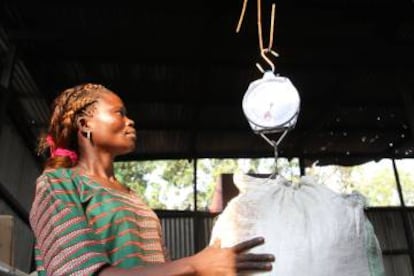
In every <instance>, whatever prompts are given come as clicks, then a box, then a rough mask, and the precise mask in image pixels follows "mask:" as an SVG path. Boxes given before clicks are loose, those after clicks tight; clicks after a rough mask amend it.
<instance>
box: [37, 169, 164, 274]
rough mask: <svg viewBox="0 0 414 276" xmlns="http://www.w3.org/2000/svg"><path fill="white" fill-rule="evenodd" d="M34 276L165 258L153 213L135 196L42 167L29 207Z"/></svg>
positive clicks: (92, 270) (93, 271)
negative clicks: (33, 197) (33, 240)
mask: <svg viewBox="0 0 414 276" xmlns="http://www.w3.org/2000/svg"><path fill="white" fill-rule="evenodd" d="M30 223H31V226H32V229H33V231H34V234H35V239H36V245H35V259H36V266H37V271H38V273H39V275H94V274H96V273H97V272H98V271H99V270H100V269H102V268H103V267H104V266H107V265H112V266H116V267H122V268H132V267H138V266H145V265H150V264H155V263H163V262H165V256H164V252H163V246H162V237H161V227H160V223H159V220H158V218H157V216H156V214H155V213H154V212H153V211H152V210H151V209H150V208H149V207H148V206H147V205H146V204H144V203H143V202H142V201H141V200H140V198H139V197H137V196H136V195H134V194H133V193H132V192H131V193H126V192H120V191H117V190H114V189H110V188H105V187H103V186H101V185H100V184H98V183H96V182H95V181H93V180H92V179H90V178H88V177H87V176H84V175H80V174H79V173H78V171H77V170H76V169H66V168H60V169H56V170H48V171H45V172H44V173H43V174H42V175H41V176H40V177H39V178H38V179H37V184H36V195H35V199H34V202H33V206H32V209H31V211H30Z"/></svg>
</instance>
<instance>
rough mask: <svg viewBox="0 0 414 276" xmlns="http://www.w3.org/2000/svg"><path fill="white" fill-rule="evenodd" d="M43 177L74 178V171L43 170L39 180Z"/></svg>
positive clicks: (60, 169) (59, 169)
mask: <svg viewBox="0 0 414 276" xmlns="http://www.w3.org/2000/svg"><path fill="white" fill-rule="evenodd" d="M45 176H46V177H49V178H71V177H73V176H74V170H73V168H56V169H54V168H50V169H44V170H43V172H42V174H41V175H40V176H39V178H42V177H45Z"/></svg>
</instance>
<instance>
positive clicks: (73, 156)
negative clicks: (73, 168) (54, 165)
mask: <svg viewBox="0 0 414 276" xmlns="http://www.w3.org/2000/svg"><path fill="white" fill-rule="evenodd" d="M54 156H67V157H69V158H70V160H72V163H76V161H78V155H77V154H76V152H74V151H72V150H68V149H64V148H57V149H55V150H54V151H53V152H52V157H54Z"/></svg>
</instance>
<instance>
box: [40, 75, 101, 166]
mask: <svg viewBox="0 0 414 276" xmlns="http://www.w3.org/2000/svg"><path fill="white" fill-rule="evenodd" d="M104 92H109V90H108V89H107V88H105V87H104V86H102V85H100V84H92V83H87V84H82V85H78V86H75V87H73V88H69V89H66V90H65V91H63V92H62V93H61V94H60V95H59V96H58V97H57V98H56V99H55V100H54V102H53V105H52V116H51V118H50V123H49V128H48V131H47V133H45V134H42V135H41V136H40V139H39V145H38V154H42V153H44V152H45V151H46V150H47V149H49V150H50V152H51V153H52V152H53V151H54V150H55V148H63V149H67V150H70V151H73V152H75V153H78V141H77V130H78V126H77V120H78V118H79V117H80V116H90V115H91V114H92V112H93V110H94V105H95V103H96V102H97V100H98V99H99V96H100V95H101V94H102V93H104ZM51 141H52V142H51ZM75 163H76V162H75V161H74V160H72V159H71V158H69V157H68V156H59V155H53V154H51V156H50V157H49V158H48V159H47V160H46V164H45V167H46V168H60V167H65V168H68V167H73V166H74V165H76V164H75Z"/></svg>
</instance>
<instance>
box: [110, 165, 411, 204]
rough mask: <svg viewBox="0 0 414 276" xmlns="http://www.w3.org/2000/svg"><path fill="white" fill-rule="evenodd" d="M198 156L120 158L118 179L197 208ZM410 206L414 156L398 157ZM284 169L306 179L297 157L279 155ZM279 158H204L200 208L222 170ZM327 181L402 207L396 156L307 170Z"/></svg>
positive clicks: (144, 193) (265, 169) (143, 192)
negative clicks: (144, 158)
mask: <svg viewBox="0 0 414 276" xmlns="http://www.w3.org/2000/svg"><path fill="white" fill-rule="evenodd" d="M193 162H194V161H192V160H159V161H135V162H117V163H116V164H115V169H116V175H117V178H118V179H119V180H120V181H121V182H123V183H126V184H127V185H128V186H129V187H130V188H131V189H133V190H134V191H136V192H137V193H138V194H139V195H140V196H141V198H143V200H144V201H146V202H147V203H148V204H149V205H150V206H151V207H152V208H154V209H167V210H194V163H193ZM395 164H396V168H397V170H398V174H399V180H400V183H401V188H402V194H403V199H404V202H405V205H408V206H413V205H414V170H413V169H412V168H413V167H414V160H413V159H401V160H396V161H395ZM277 168H278V173H279V174H280V175H282V176H283V177H285V178H286V179H288V180H290V181H298V180H299V178H300V169H299V161H298V159H297V158H294V159H292V160H287V159H286V158H279V160H278V165H277ZM273 171H274V159H272V158H261V159H198V160H197V209H198V210H199V211H207V210H208V209H209V206H210V205H211V201H212V197H213V194H214V189H215V187H216V184H217V182H218V179H219V177H220V175H221V174H229V173H230V174H231V173H236V172H243V173H257V174H270V173H272V172H273ZM306 175H308V176H313V177H315V178H316V179H317V181H318V182H319V183H320V184H321V185H326V186H328V187H329V188H330V189H332V190H334V191H336V192H340V193H351V192H354V191H357V192H359V193H361V194H363V195H364V196H365V197H366V199H367V205H368V206H370V207H377V206H399V205H401V202H400V196H399V193H398V188H397V184H396V177H395V174H394V170H393V164H392V160H390V159H382V160H379V161H377V162H375V161H371V162H368V163H365V164H361V165H357V166H350V167H344V166H336V165H329V166H318V164H317V163H315V164H314V165H313V166H311V167H308V168H307V169H306Z"/></svg>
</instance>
